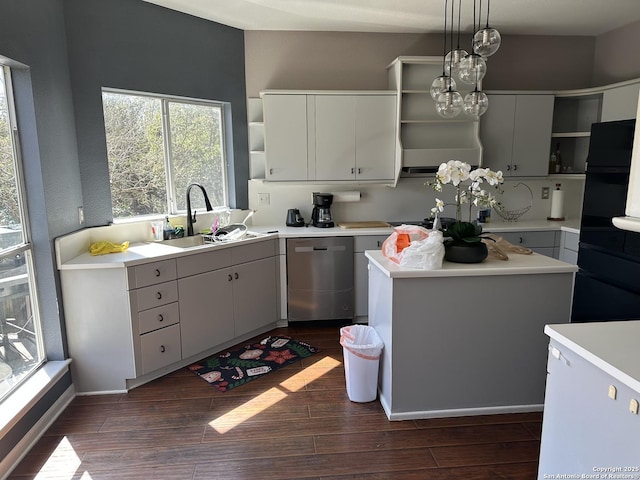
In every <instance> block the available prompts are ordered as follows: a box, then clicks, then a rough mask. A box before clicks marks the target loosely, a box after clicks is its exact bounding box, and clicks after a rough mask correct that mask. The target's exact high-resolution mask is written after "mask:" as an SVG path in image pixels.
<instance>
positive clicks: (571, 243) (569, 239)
mask: <svg viewBox="0 0 640 480" xmlns="http://www.w3.org/2000/svg"><path fill="white" fill-rule="evenodd" d="M562 236H563V237H564V238H563V242H562V246H563V248H566V249H568V250H573V251H574V252H577V251H578V239H579V238H580V235H578V234H577V233H571V232H562Z"/></svg>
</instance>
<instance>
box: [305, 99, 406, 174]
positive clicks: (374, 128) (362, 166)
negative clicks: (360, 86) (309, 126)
mask: <svg viewBox="0 0 640 480" xmlns="http://www.w3.org/2000/svg"><path fill="white" fill-rule="evenodd" d="M395 108H396V97H395V95H391V94H390V95H353V96H352V95H316V96H315V127H316V131H315V145H316V157H315V160H316V163H315V165H316V169H315V177H314V178H315V180H328V181H331V180H391V179H392V178H393V175H394V156H395V135H396V128H395Z"/></svg>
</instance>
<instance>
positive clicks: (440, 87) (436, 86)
mask: <svg viewBox="0 0 640 480" xmlns="http://www.w3.org/2000/svg"><path fill="white" fill-rule="evenodd" d="M449 89H451V90H455V89H456V81H455V80H454V79H453V78H451V77H449V76H448V75H440V76H439V77H437V78H436V79H435V80H434V81H433V83H432V84H431V90H430V91H431V98H433V99H434V100H438V95H440V94H441V93H443V92H446V91H447V90H449Z"/></svg>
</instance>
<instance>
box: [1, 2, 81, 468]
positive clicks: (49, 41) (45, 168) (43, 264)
mask: <svg viewBox="0 0 640 480" xmlns="http://www.w3.org/2000/svg"><path fill="white" fill-rule="evenodd" d="M64 27H65V26H64V17H63V10H62V0H20V1H11V2H8V1H7V2H2V4H1V5H0V55H2V56H4V57H5V61H8V63H10V64H11V66H12V67H14V76H13V78H14V87H15V91H16V109H17V113H18V127H19V131H20V139H21V150H22V157H23V164H24V168H25V181H26V190H27V192H26V193H27V203H28V208H29V214H30V220H31V234H32V241H33V244H34V246H35V264H36V272H37V275H36V280H37V284H38V292H39V298H40V313H41V318H42V326H43V333H44V335H43V336H44V341H45V350H46V355H47V358H49V359H50V360H62V359H64V358H65V357H66V353H65V348H66V347H65V343H64V338H63V334H64V328H63V326H62V320H61V318H60V315H59V314H58V298H61V297H60V288H59V285H58V283H57V278H58V277H57V274H56V270H55V261H54V255H53V244H52V239H53V238H55V237H57V236H59V235H61V234H64V233H68V232H70V231H73V230H76V229H77V228H79V226H78V223H77V215H76V214H74V213H73V212H74V211H75V210H76V208H77V206H78V205H82V184H81V181H80V174H79V170H78V155H77V151H76V137H75V124H74V118H73V103H72V98H71V88H70V82H69V73H68V65H67V53H66V39H65V30H64ZM7 58H8V59H9V60H7ZM70 385H71V378H70V375H65V376H64V377H63V378H61V379H60V380H59V381H58V382H57V384H56V385H55V387H54V388H53V390H51V393H50V394H47V395H46V396H45V397H44V398H42V399H41V400H40V401H39V402H38V403H37V404H36V405H34V407H33V408H32V409H31V410H30V412H29V414H28V415H27V416H25V417H23V418H22V419H21V420H20V421H19V422H17V423H16V424H15V425H14V426H13V427H12V429H11V430H10V431H9V432H8V433H7V435H6V436H4V437H3V438H0V458H3V457H4V456H5V455H6V454H7V452H9V451H10V450H11V449H12V448H13V446H14V445H15V444H16V443H17V442H18V441H19V440H20V439H21V438H22V437H23V436H24V435H25V433H26V432H28V431H29V429H31V427H32V426H33V425H34V424H35V422H36V421H37V420H38V419H39V418H40V416H41V415H42V414H43V413H44V412H45V411H46V410H47V409H48V408H49V407H50V406H51V405H52V404H53V403H54V402H55V401H56V400H57V397H58V396H59V395H60V394H61V393H62V392H64V391H65V390H66V389H67V388H68V387H69V386H70ZM0 474H1V473H0Z"/></svg>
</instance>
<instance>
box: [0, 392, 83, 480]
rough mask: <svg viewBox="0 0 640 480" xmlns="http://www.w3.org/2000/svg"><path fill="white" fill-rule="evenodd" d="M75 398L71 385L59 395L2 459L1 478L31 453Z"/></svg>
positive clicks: (0, 462)
mask: <svg viewBox="0 0 640 480" xmlns="http://www.w3.org/2000/svg"><path fill="white" fill-rule="evenodd" d="M74 398H75V388H74V386H73V385H70V386H69V388H67V389H66V390H65V392H64V393H63V394H62V395H61V396H60V397H58V399H57V400H56V401H55V403H54V404H53V405H51V408H49V409H48V410H47V411H46V412H45V413H44V415H42V417H40V419H39V420H38V421H37V422H36V423H35V424H34V425H33V427H31V429H30V430H29V432H27V434H26V435H25V436H24V437H22V439H21V440H20V441H19V442H18V443H17V444H16V446H15V447H14V448H13V449H12V450H11V452H9V454H8V455H7V456H6V457H5V458H3V459H2V461H0V480H5V479H6V478H7V477H8V476H9V475H10V474H11V472H12V471H13V469H14V468H16V467H17V466H18V464H19V463H20V462H21V461H22V459H23V458H24V457H25V455H27V453H29V450H31V449H32V448H33V446H34V445H35V444H36V443H37V442H38V440H40V438H41V437H42V435H44V433H45V432H46V431H47V430H48V429H49V427H50V426H51V425H52V424H53V422H54V421H55V420H56V419H57V418H58V417H59V416H60V414H61V413H62V412H63V411H64V410H65V408H67V406H68V405H69V404H70V403H71V401H72V400H73V399H74Z"/></svg>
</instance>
